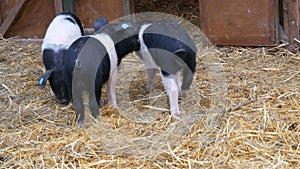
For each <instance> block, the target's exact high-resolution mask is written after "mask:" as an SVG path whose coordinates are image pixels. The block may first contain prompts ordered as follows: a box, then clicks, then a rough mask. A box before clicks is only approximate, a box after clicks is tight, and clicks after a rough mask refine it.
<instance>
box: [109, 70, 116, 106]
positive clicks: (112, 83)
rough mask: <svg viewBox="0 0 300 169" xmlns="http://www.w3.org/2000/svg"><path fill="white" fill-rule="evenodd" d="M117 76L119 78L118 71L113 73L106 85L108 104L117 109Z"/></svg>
mask: <svg viewBox="0 0 300 169" xmlns="http://www.w3.org/2000/svg"><path fill="white" fill-rule="evenodd" d="M117 76H118V70H115V71H112V73H111V74H110V75H109V78H108V81H107V83H106V85H107V97H108V104H111V105H112V107H113V108H117V99H116V83H117Z"/></svg>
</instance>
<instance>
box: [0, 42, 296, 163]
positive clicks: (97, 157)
mask: <svg viewBox="0 0 300 169" xmlns="http://www.w3.org/2000/svg"><path fill="white" fill-rule="evenodd" d="M0 49H1V55H0V58H1V59H0V65H1V67H0V76H1V78H0V83H1V85H0V91H1V94H0V104H1V106H0V107H1V116H0V121H1V123H0V125H1V127H0V130H1V135H0V164H1V166H2V168H7V167H20V168H42V167H47V168H52V167H55V168H77V167H82V168H87V167H91V168H98V167H103V168H166V167H167V168H198V167H201V168H219V167H226V168H240V167H251V168H252V167H254V168H288V167H291V168H292V167H299V166H300V164H299V160H300V150H299V145H300V144H299V139H300V131H299V130H300V126H299V121H300V119H299V118H300V116H299V110H300V106H299V86H300V84H299V83H300V80H299V79H300V74H299V62H300V57H299V55H297V54H292V53H290V52H288V51H286V50H284V49H282V48H276V47H273V48H242V47H220V48H218V51H217V53H216V57H214V59H215V60H214V61H216V63H218V64H219V65H222V68H223V74H222V75H224V76H225V79H226V82H222V83H221V85H220V86H221V87H222V86H226V88H225V89H226V90H225V91H224V96H225V99H224V100H222V99H223V98H222V96H223V95H222V93H215V91H213V90H212V89H213V88H212V87H211V83H212V82H213V79H212V77H213V76H212V75H211V74H209V71H207V70H208V69H209V67H207V64H206V63H204V61H203V60H205V59H203V58H204V57H197V70H196V74H195V80H194V82H193V85H192V88H191V92H190V95H189V96H188V97H187V98H182V99H181V100H180V107H181V109H182V119H181V120H176V119H173V118H172V117H171V116H170V114H169V112H168V107H169V105H168V101H167V96H166V94H165V93H164V92H163V87H162V85H161V81H160V79H159V76H158V80H157V83H156V84H155V85H156V89H155V90H154V92H153V93H150V94H147V93H146V92H145V91H144V87H145V83H146V82H145V80H146V78H145V73H144V72H143V65H142V64H141V61H140V60H139V59H138V58H137V57H136V56H135V55H134V54H131V55H130V56H128V57H127V58H125V60H124V62H123V63H122V65H121V67H120V75H119V80H118V86H117V95H118V97H117V100H118V102H119V108H118V109H117V110H113V109H112V108H111V107H110V106H108V105H106V103H107V99H106V96H105V94H104V96H103V97H102V101H101V102H102V105H103V107H102V108H101V109H100V111H101V114H102V115H101V116H100V117H99V118H98V119H96V120H93V119H92V118H91V117H89V118H88V119H87V121H86V127H85V128H83V129H80V128H77V126H76V123H75V113H74V109H73V107H72V105H71V104H70V105H60V104H58V103H57V101H56V99H55V98H54V97H53V96H52V95H51V93H50V89H49V85H47V88H46V89H45V90H41V89H39V86H38V84H37V78H38V77H39V76H40V75H41V74H42V73H43V70H44V68H43V65H42V59H41V55H40V52H41V51H40V44H35V43H28V44H24V43H17V42H14V41H11V40H5V39H2V40H1V44H0ZM216 84H217V83H216ZM223 89H224V88H223ZM216 90H218V89H216ZM219 97H220V100H219V101H218V98H219ZM214 100H217V104H216V105H217V106H221V108H216V107H213V104H212V102H213V101H214ZM212 107H213V108H212ZM214 110H216V112H214ZM218 110H221V111H219V112H218ZM86 114H87V115H89V113H88V112H87V113H86Z"/></svg>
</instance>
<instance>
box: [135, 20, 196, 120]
mask: <svg viewBox="0 0 300 169" xmlns="http://www.w3.org/2000/svg"><path fill="white" fill-rule="evenodd" d="M138 40H139V43H140V51H139V52H137V53H138V54H139V55H140V57H142V59H143V62H144V65H145V69H146V73H147V87H146V90H147V91H148V92H150V91H152V90H153V88H154V81H155V74H156V72H157V70H160V72H161V76H162V82H163V85H164V88H165V90H166V92H167V94H168V96H169V101H170V112H171V113H172V115H173V116H174V117H178V116H179V115H180V111H179V107H178V97H179V95H180V94H182V95H186V91H187V90H189V88H190V86H191V83H192V81H193V76H194V72H195V67H196V45H195V43H194V41H193V40H192V39H191V38H190V36H189V35H188V33H187V32H186V31H185V30H184V28H183V27H182V26H180V25H179V24H178V23H176V22H175V21H173V20H159V21H154V22H145V23H141V26H140V30H139V33H138ZM180 74H182V76H181V75H180Z"/></svg>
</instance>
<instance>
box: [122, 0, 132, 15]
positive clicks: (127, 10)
mask: <svg viewBox="0 0 300 169" xmlns="http://www.w3.org/2000/svg"><path fill="white" fill-rule="evenodd" d="M133 13H134V6H133V0H123V15H124V16H126V15H130V14H133Z"/></svg>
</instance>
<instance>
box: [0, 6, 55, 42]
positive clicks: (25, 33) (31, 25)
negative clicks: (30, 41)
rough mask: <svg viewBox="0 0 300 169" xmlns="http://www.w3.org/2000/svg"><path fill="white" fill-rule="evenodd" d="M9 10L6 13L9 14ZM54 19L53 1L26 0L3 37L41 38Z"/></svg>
mask: <svg viewBox="0 0 300 169" xmlns="http://www.w3.org/2000/svg"><path fill="white" fill-rule="evenodd" d="M16 2H17V0H16ZM13 5H14V4H13ZM13 5H11V8H10V9H12V8H13ZM10 9H8V12H7V13H9V11H10ZM7 16H8V15H7ZM54 17H55V7H54V1H52V0H51V1H49V0H28V1H26V4H24V6H23V7H22V10H21V11H20V13H19V14H18V16H17V17H16V19H15V20H14V21H13V23H12V24H11V26H10V28H9V29H8V30H7V32H6V33H5V36H4V37H5V38H9V37H18V38H43V36H44V35H45V33H46V30H47V28H48V26H49V24H50V23H51V21H52V20H53V18H54Z"/></svg>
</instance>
